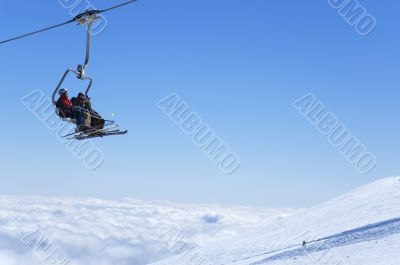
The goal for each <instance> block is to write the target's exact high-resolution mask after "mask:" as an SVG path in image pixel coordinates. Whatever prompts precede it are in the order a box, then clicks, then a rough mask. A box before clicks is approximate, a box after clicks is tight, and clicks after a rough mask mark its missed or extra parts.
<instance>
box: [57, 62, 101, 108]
mask: <svg viewBox="0 0 400 265" xmlns="http://www.w3.org/2000/svg"><path fill="white" fill-rule="evenodd" d="M71 72H73V73H74V74H75V75H76V76H79V72H78V71H76V70H75V69H72V68H69V69H68V70H67V71H65V73H64V75H63V76H62V78H61V80H60V82H59V83H58V85H57V87H56V89H55V90H54V92H53V96H52V97H51V98H52V102H53V105H56V103H57V101H56V95H57V93H58V91H59V90H60V88H61V86H62V84H63V83H64V81H65V78H67V76H68V74H69V73H71ZM82 80H89V84H88V86H87V88H86V91H85V95H86V96H87V95H88V94H89V91H90V88H91V87H92V84H93V79H92V78H90V77H88V76H85V77H84V78H83V79H82Z"/></svg>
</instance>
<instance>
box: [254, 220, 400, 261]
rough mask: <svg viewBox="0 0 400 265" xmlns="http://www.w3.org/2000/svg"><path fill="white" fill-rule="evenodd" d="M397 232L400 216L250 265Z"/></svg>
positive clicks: (378, 238)
mask: <svg viewBox="0 0 400 265" xmlns="http://www.w3.org/2000/svg"><path fill="white" fill-rule="evenodd" d="M395 234H400V218H395V219H392V220H388V221H384V222H380V223H377V224H371V225H367V226H364V227H360V228H356V229H354V230H350V231H346V232H343V233H340V234H337V235H333V236H330V237H326V238H322V239H320V240H315V241H313V242H308V243H307V246H306V247H298V248H296V249H294V250H290V251H285V252H282V253H280V254H277V255H274V256H271V257H269V258H266V259H263V260H261V261H258V262H254V263H251V264H250V265H263V264H267V263H268V262H271V261H276V260H282V259H290V258H295V257H298V256H305V255H310V254H312V253H313V252H320V251H327V250H330V249H332V248H337V247H343V246H347V245H352V244H357V243H361V242H365V241H373V240H380V239H382V238H385V237H389V236H392V235H395ZM266 254H269V253H266Z"/></svg>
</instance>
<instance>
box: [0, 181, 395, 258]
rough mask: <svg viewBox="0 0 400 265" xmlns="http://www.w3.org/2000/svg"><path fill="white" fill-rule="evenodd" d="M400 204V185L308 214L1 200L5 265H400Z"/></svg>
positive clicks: (386, 184) (377, 187) (378, 185)
mask: <svg viewBox="0 0 400 265" xmlns="http://www.w3.org/2000/svg"><path fill="white" fill-rule="evenodd" d="M399 202H400V177H392V178H387V179H383V180H379V181H376V182H373V183H371V184H369V185H366V186H364V187H361V188H359V189H356V190H354V191H352V192H349V193H347V194H345V195H342V196H340V197H338V198H335V199H333V200H330V201H328V202H326V203H323V204H320V205H317V206H315V207H312V208H310V209H300V210H293V209H280V210H275V209H268V208H252V207H221V206H216V205H185V204H178V203H169V202H143V201H138V200H132V199H124V200H120V201H105V200H98V199H83V198H57V199H55V198H40V197H10V196H0V265H39V264H40V265H44V264H53V265H72V264H74V265H95V264H96V265H144V264H152V265H179V264H182V265H225V264H233V265H264V264H268V265H269V264H271V265H303V264H304V265H313V264H316V265H342V264H343V265H380V264H382V265H399V264H400V203H399ZM171 231H172V232H171ZM166 235H167V236H166ZM33 239H35V240H33ZM177 239H179V240H177ZM303 241H306V246H302V242H303ZM38 242H39V243H40V244H38ZM177 242H178V243H182V242H184V244H183V246H184V247H181V246H182V245H179V247H177V245H176V244H175V243H177ZM54 249H57V250H58V251H59V252H57V253H58V254H60V251H62V254H63V255H64V256H63V259H61V258H60V259H59V260H58V261H60V260H63V262H54V257H55V256H56V255H54V252H52V250H54ZM52 254H53V255H52ZM52 259H53V260H52ZM56 261H57V259H56Z"/></svg>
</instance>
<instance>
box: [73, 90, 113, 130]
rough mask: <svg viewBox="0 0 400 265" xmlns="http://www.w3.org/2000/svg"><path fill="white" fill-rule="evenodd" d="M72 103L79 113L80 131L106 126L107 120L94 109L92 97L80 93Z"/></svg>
mask: <svg viewBox="0 0 400 265" xmlns="http://www.w3.org/2000/svg"><path fill="white" fill-rule="evenodd" d="M72 103H73V105H74V108H75V110H76V113H77V115H76V116H77V130H78V131H83V132H86V131H95V130H101V129H103V128H104V124H105V120H104V119H103V118H102V117H101V116H100V115H99V114H98V113H97V112H96V111H95V110H93V109H92V104H91V102H90V98H89V97H88V96H86V95H85V94H83V93H79V94H78V96H77V97H76V98H73V99H72Z"/></svg>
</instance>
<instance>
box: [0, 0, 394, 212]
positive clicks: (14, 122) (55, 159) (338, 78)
mask: <svg viewBox="0 0 400 265" xmlns="http://www.w3.org/2000/svg"><path fill="white" fill-rule="evenodd" d="M91 3H92V4H93V5H95V6H96V7H98V8H105V7H108V6H110V5H112V4H116V3H119V1H116V0H113V1H95V0H93V1H92V2H91ZM360 3H362V4H363V5H364V6H365V7H366V8H367V10H368V12H369V13H370V14H372V15H373V16H374V17H375V18H376V20H377V27H376V30H375V31H373V32H372V34H370V35H369V36H367V37H365V36H360V35H359V34H358V33H357V32H356V31H355V29H354V27H352V26H350V25H349V24H348V23H347V22H346V21H345V20H344V19H343V18H342V17H341V16H339V15H338V14H337V12H336V10H334V9H333V8H332V7H331V6H330V5H329V3H328V1H327V0H322V1H295V0H291V1H290V0H279V1H278V0H275V1H265V0H252V1H236V0H229V1H228V0H219V1H215V0H203V1H183V0H170V1H165V0H141V1H139V2H137V3H136V4H135V5H133V6H129V7H126V8H124V9H120V10H117V11H115V12H110V13H107V14H106V18H107V20H108V26H107V28H106V30H105V31H104V32H103V33H102V34H101V35H99V36H96V37H94V40H93V49H92V55H93V56H92V59H91V64H90V67H89V70H88V73H89V74H90V76H92V77H93V78H94V80H95V83H94V87H93V90H92V93H91V97H92V100H93V104H94V107H95V108H96V109H97V110H98V111H99V112H101V113H102V114H104V116H105V117H106V118H110V117H111V114H112V113H114V114H115V119H117V120H118V122H119V123H120V124H121V126H123V127H124V128H127V129H129V134H128V135H127V136H122V137H113V138H105V139H98V140H95V143H96V145H97V146H98V147H99V148H101V149H102V150H103V151H104V153H105V156H106V158H105V163H104V164H103V165H102V166H101V167H100V168H99V169H98V170H95V171H90V170H88V169H86V168H85V167H84V165H83V164H82V162H81V161H79V160H77V159H76V158H75V156H74V155H73V154H71V152H70V151H69V150H67V148H65V146H64V145H63V144H62V143H60V141H59V140H57V138H56V137H55V135H54V133H53V132H51V131H49V130H48V129H47V128H46V127H45V126H44V125H43V124H42V123H41V122H40V121H38V120H37V119H36V118H35V117H34V116H33V114H32V113H30V112H29V111H28V109H27V108H26V107H25V106H23V105H22V104H21V102H20V99H21V98H22V97H23V96H25V95H26V94H28V93H30V92H31V91H33V90H35V89H41V90H43V92H44V93H46V94H48V95H49V96H50V95H51V93H52V91H53V89H54V87H55V86H56V84H57V82H58V80H59V79H60V77H61V75H62V73H63V72H64V71H65V69H66V68H68V67H75V66H76V65H77V64H78V63H82V60H83V55H84V41H85V39H84V37H85V35H84V34H85V33H84V28H81V27H78V26H75V25H69V26H67V27H64V28H60V29H56V30H54V31H51V32H47V33H43V34H41V35H37V36H35V37H32V38H28V39H24V40H20V41H17V42H14V43H10V44H6V45H2V46H0V58H1V63H0V71H1V87H2V95H3V101H2V104H0V112H1V113H2V118H3V119H2V121H3V122H2V127H1V130H0V143H1V145H0V146H1V151H0V161H1V162H0V164H1V173H0V180H1V185H0V193H1V194H11V195H43V196H81V197H86V196H94V197H100V198H122V197H134V198H139V199H146V200H172V201H179V202H200V203H220V204H246V205H257V206H271V207H282V206H289V207H299V206H310V205H313V204H315V203H318V202H322V201H324V200H326V199H329V198H331V197H334V196H336V195H339V194H341V193H343V192H346V191H348V190H350V189H352V188H355V187H357V186H360V185H362V184H365V183H368V182H371V181H372V180H374V179H378V178H383V177H389V176H393V175H397V174H399V173H400V170H399V164H400V163H399V162H400V161H399V155H398V154H399V150H400V122H399V121H400V108H399V102H400V90H399V86H398V85H399V83H400V82H399V81H400V80H399V79H400V76H399V73H398V71H399V66H400V63H399V59H400V52H399V51H400V50H399V47H400V38H399V32H398V29H399V26H400V22H399V20H398V16H399V15H398V11H399V8H400V3H399V2H398V1H395V0H384V1H378V2H377V1H372V0H363V1H361V2H360ZM70 18H71V15H70V14H69V11H68V10H65V9H64V8H63V7H61V5H60V4H59V3H58V1H56V0H52V1H50V0H45V1H40V4H39V3H37V2H35V1H11V0H0V23H1V25H3V26H2V27H1V28H2V30H1V33H0V39H5V38H8V37H11V36H14V35H16V34H20V33H25V32H27V31H30V30H35V29H38V28H41V27H45V26H48V25H51V24H53V23H59V22H62V21H65V20H68V19H70ZM81 86H82V84H81V83H79V80H74V79H71V80H70V82H69V87H68V89H69V90H70V91H71V94H74V93H77V92H78V91H79V90H80V89H81V88H80V87H81ZM171 93H177V94H178V95H179V96H180V97H181V98H182V99H183V100H185V102H187V104H188V105H189V106H190V109H191V110H193V111H196V112H197V113H198V114H199V115H200V116H201V117H202V118H203V119H204V121H205V122H207V124H209V125H210V127H211V128H212V129H213V130H214V131H215V132H216V134H218V135H219V136H220V137H221V138H222V139H223V140H224V141H225V142H226V143H227V144H229V146H230V147H231V148H232V150H233V151H235V152H237V153H238V154H239V156H240V158H241V167H240V169H239V170H238V171H237V172H236V173H235V174H233V175H225V174H223V173H221V172H220V171H219V169H218V167H217V166H216V165H215V164H213V163H212V162H211V161H210V159H209V158H208V157H207V156H205V155H204V154H203V152H201V150H200V149H199V148H198V147H196V146H195V145H194V144H193V142H192V141H191V139H190V137H189V136H187V135H185V134H184V133H183V132H182V131H181V130H180V129H179V127H177V126H176V125H175V124H174V123H173V122H172V121H171V120H170V119H169V118H168V117H167V116H166V115H164V113H163V112H162V111H161V110H160V109H158V107H157V102H158V101H159V100H161V99H163V98H165V97H166V96H168V95H170V94H171ZM307 93H313V94H314V95H315V96H316V97H317V98H318V99H319V100H320V101H321V102H323V103H324V104H325V106H326V109H327V110H329V111H331V112H333V113H334V114H335V115H336V116H337V117H338V118H339V120H340V122H341V123H343V124H344V125H346V126H347V128H348V129H349V130H350V131H351V132H352V133H353V134H354V135H355V136H356V137H358V138H359V139H360V140H361V142H362V143H363V144H365V146H366V147H367V148H368V150H370V151H371V152H373V153H374V154H375V155H376V157H377V167H376V168H375V169H374V170H373V171H372V172H371V173H370V174H367V175H362V174H360V173H358V172H357V170H356V169H355V168H354V166H353V165H351V164H349V163H348V162H347V161H346V159H345V158H343V157H342V156H341V154H340V153H339V152H338V151H337V149H335V148H334V147H332V146H331V144H330V143H329V142H328V140H327V137H326V136H323V135H321V134H320V133H319V132H318V130H317V129H316V128H314V127H313V126H312V125H311V124H310V123H309V122H308V121H307V120H306V119H305V118H304V117H303V116H301V115H300V113H299V111H297V110H296V109H295V108H293V106H292V102H293V101H294V100H296V99H298V98H300V97H302V96H303V95H305V94H307Z"/></svg>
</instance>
